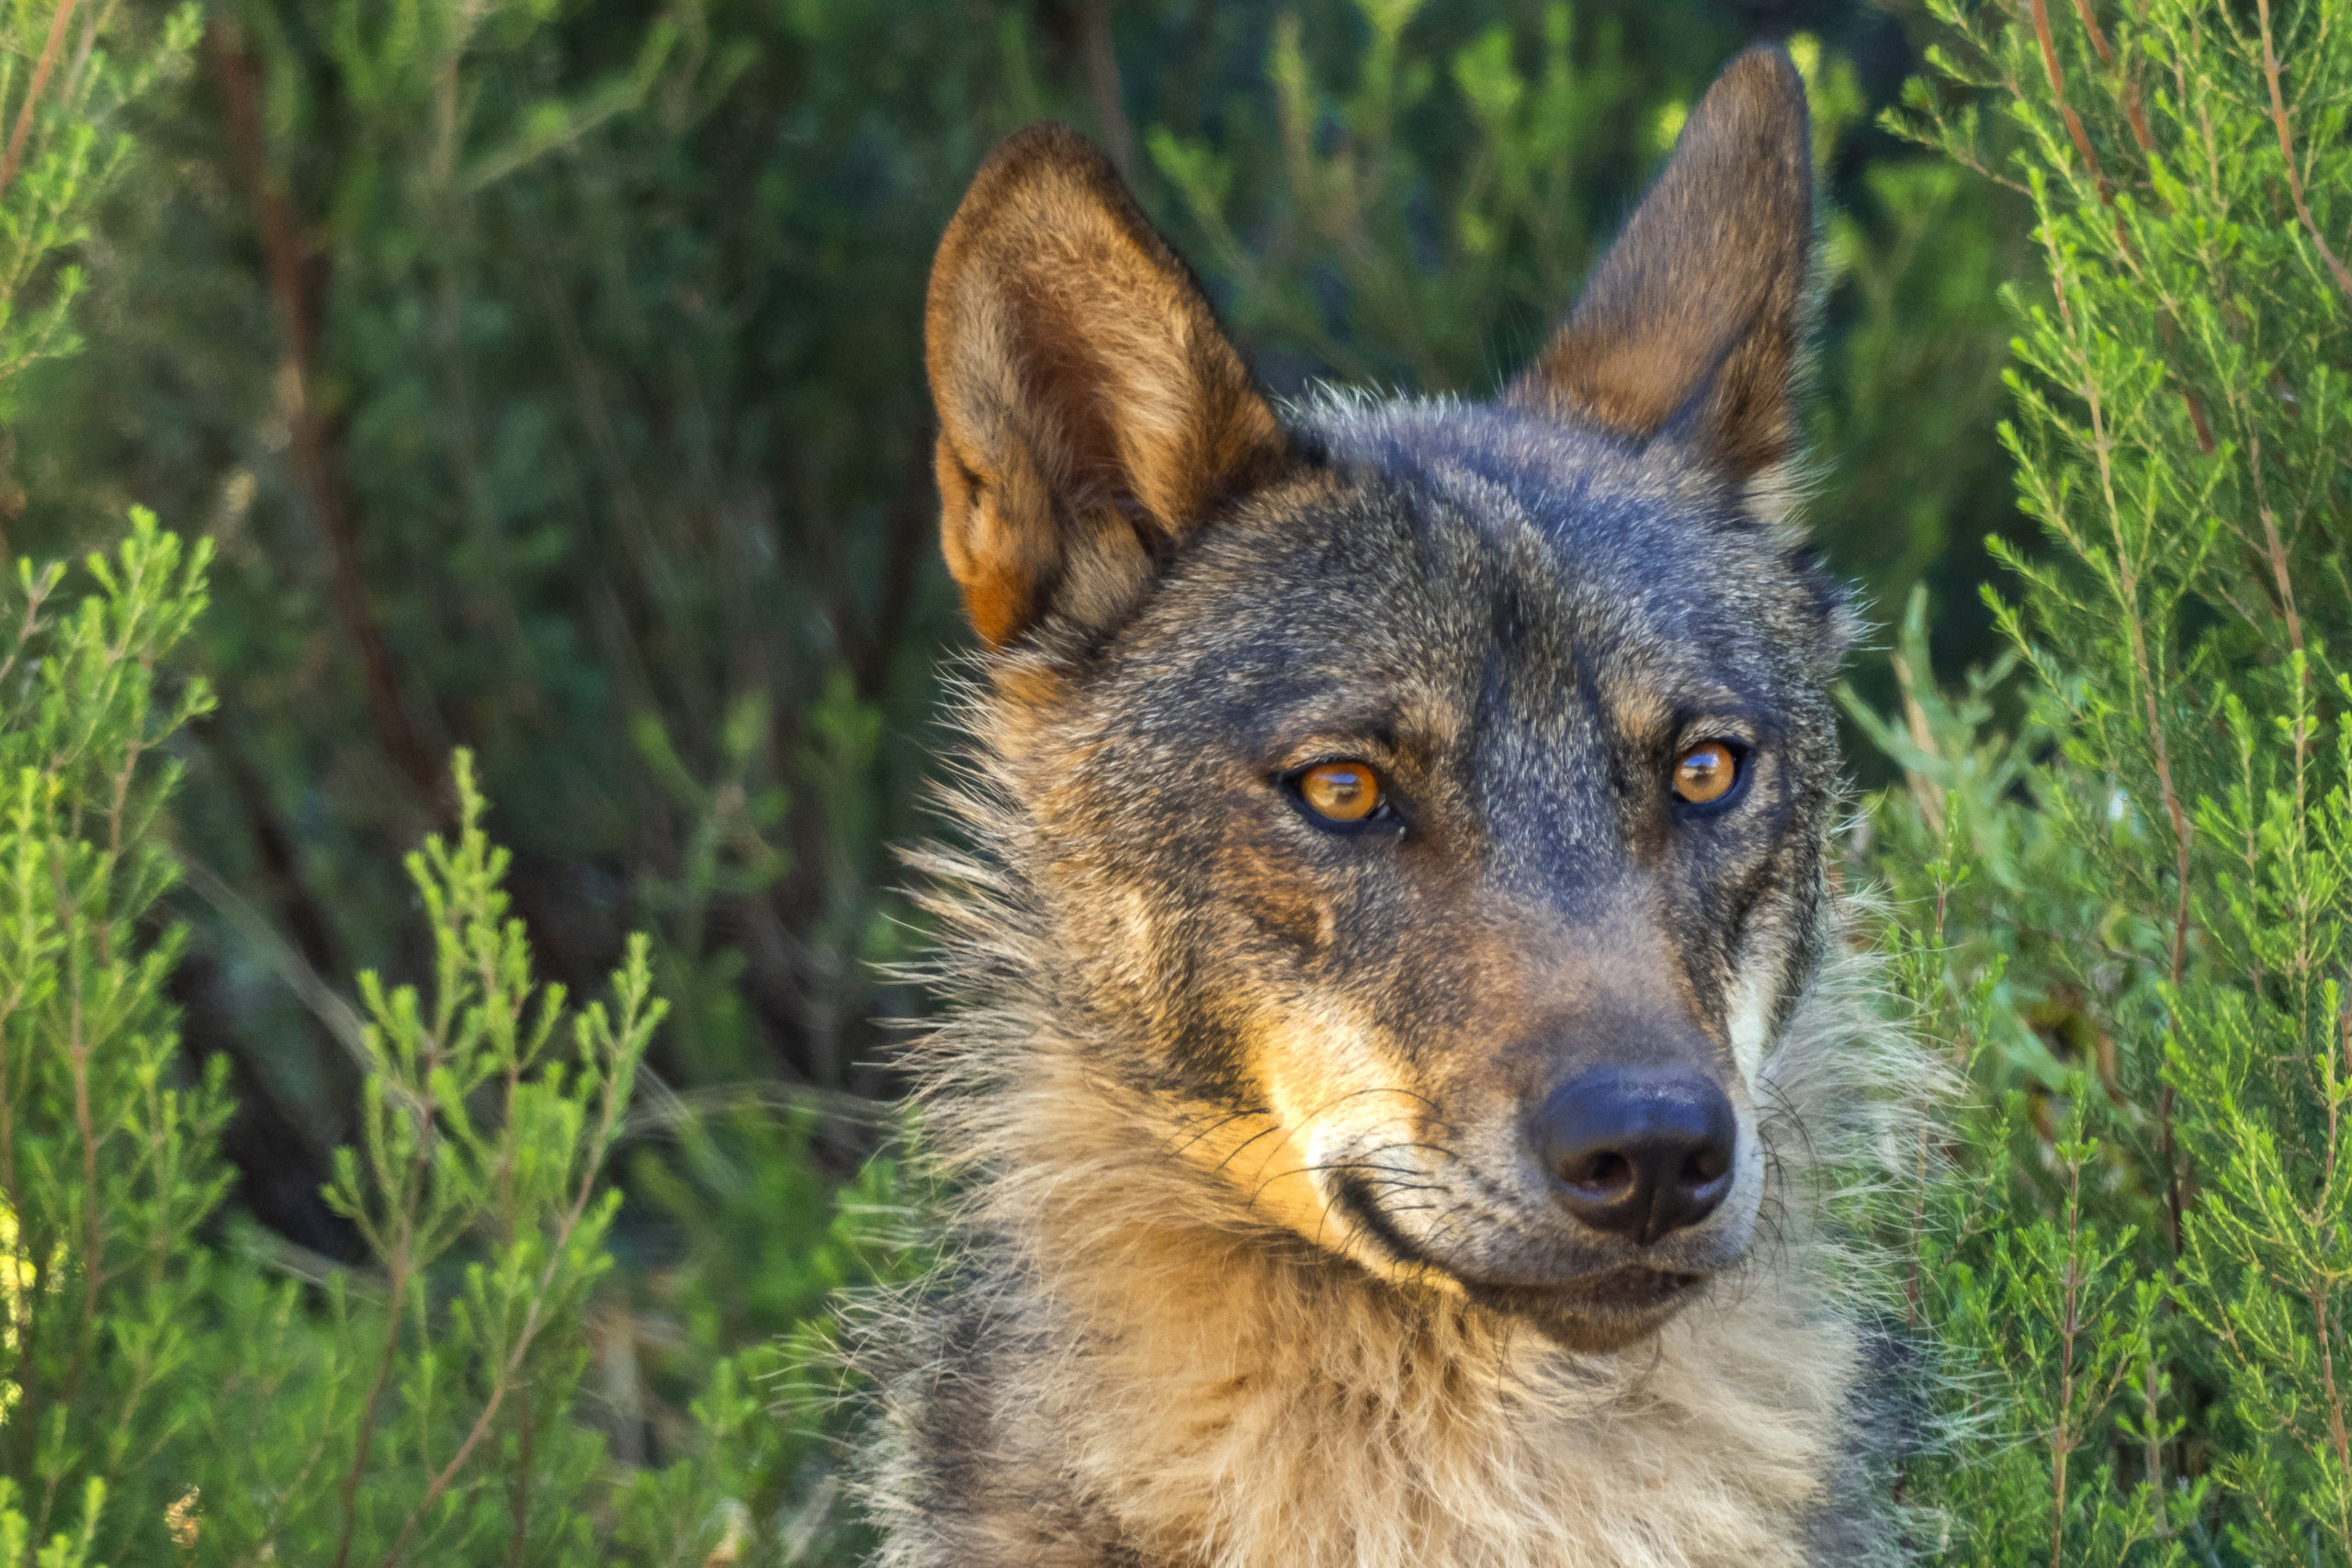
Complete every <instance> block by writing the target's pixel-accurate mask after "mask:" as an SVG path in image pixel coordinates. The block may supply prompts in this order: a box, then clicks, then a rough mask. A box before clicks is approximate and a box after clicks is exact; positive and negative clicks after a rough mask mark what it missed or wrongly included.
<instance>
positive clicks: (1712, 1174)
mask: <svg viewBox="0 0 2352 1568" xmlns="http://www.w3.org/2000/svg"><path fill="white" fill-rule="evenodd" d="M1534 1133H1535V1150H1536V1153H1537V1155H1538V1156H1540V1157H1541V1158H1542V1159H1543V1161H1544V1169H1545V1170H1546V1171H1547V1172H1548V1173H1549V1174H1550V1176H1551V1178H1552V1183H1553V1189H1554V1190H1555V1191H1556V1192H1557V1193H1558V1194H1559V1196H1560V1201H1562V1202H1563V1203H1565V1204H1566V1205H1567V1208H1568V1212H1569V1213H1573V1214H1575V1215H1576V1217H1577V1218H1578V1219H1579V1220H1582V1221H1583V1222H1584V1223H1585V1224H1589V1225H1590V1226H1592V1227H1593V1228H1594V1229H1596V1230H1604V1231H1615V1232H1617V1233H1619V1234H1620V1235H1629V1236H1631V1237H1633V1238H1634V1240H1635V1241H1637V1242H1639V1243H1640V1244H1641V1245H1642V1246H1644V1247H1647V1246H1648V1245H1650V1243H1652V1242H1654V1241H1656V1240H1657V1239H1658V1237H1660V1236H1662V1235H1668V1234H1669V1233H1671V1232H1674V1231H1679V1230H1680V1229H1682V1228H1683V1227H1685V1226H1686V1225H1695V1224H1698V1223H1699V1222H1700V1221H1701V1220H1703V1219H1705V1218H1706V1217H1707V1216H1708V1215H1709V1214H1712V1213H1714V1212H1715V1206H1716V1205H1717V1204H1719V1203H1721V1202H1722V1201H1724V1195H1725V1194H1726V1193H1728V1192H1729V1191H1730V1190H1731V1181H1732V1172H1731V1164H1732V1153H1733V1151H1734V1149H1735V1148H1736V1147H1737V1145H1738V1140H1739V1122H1738V1121H1737V1119H1736V1117H1734V1116H1733V1114H1732V1109H1731V1101H1730V1100H1728V1099H1726V1098H1725V1097H1724V1091H1723V1090H1721V1089H1717V1088H1716V1087H1715V1086H1714V1085H1713V1083H1711V1082H1709V1081H1708V1080H1707V1079H1706V1078H1704V1077H1701V1076H1700V1075H1698V1074H1697V1073H1693V1072H1683V1071H1663V1072H1661V1071H1649V1072H1637V1071H1632V1070H1628V1069H1625V1068H1618V1067H1596V1068H1594V1069H1593V1070H1591V1071H1589V1072H1587V1073H1584V1074H1581V1075H1580V1076H1578V1077H1574V1078H1571V1079H1570V1080H1569V1081H1568V1082H1566V1083H1565V1084H1563V1085H1561V1086H1560V1087H1559V1088H1558V1089H1554V1090H1553V1091H1552V1097H1551V1098H1550V1099H1549V1100H1545V1101H1544V1109H1543V1111H1542V1112H1541V1113H1540V1114H1539V1116H1538V1118H1537V1121H1536V1124H1535V1129H1534Z"/></svg>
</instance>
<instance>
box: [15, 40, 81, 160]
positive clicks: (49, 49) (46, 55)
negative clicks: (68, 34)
mask: <svg viewBox="0 0 2352 1568" xmlns="http://www.w3.org/2000/svg"><path fill="white" fill-rule="evenodd" d="M80 3H81V0H58V6H57V15H56V16H54V17H51V18H50V22H49V41H48V42H47V43H45V44H43V45H41V51H40V63H39V64H37V65H35V66H34V67H33V79H32V81H31V82H30V83H28V84H27V85H26V87H25V102H24V107H21V108H19V109H17V125H16V129H15V130H11V131H9V132H8V151H7V152H6V155H5V156H0V192H6V190H7V188H8V182H9V181H11V180H13V179H15V178H16V177H17V160H18V159H20V158H22V157H23V156H24V155H25V139H26V138H27V137H28V136H30V135H31V134H32V131H33V110H34V109H36V108H38V107H40V96H41V94H42V93H43V92H44V91H45V90H47V88H48V86H49V73H50V72H51V69H52V68H54V67H55V66H56V64H57V51H58V50H59V49H60V48H61V47H62V46H63V44H64V42H65V28H66V24H67V23H69V22H71V21H72V20H73V19H74V6H77V5H79V4H80Z"/></svg>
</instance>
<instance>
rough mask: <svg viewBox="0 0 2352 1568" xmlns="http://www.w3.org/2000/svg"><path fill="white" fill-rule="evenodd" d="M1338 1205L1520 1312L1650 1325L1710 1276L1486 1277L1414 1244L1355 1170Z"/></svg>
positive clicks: (1430, 1264)
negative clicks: (1544, 1278) (1460, 1267)
mask: <svg viewBox="0 0 2352 1568" xmlns="http://www.w3.org/2000/svg"><path fill="white" fill-rule="evenodd" d="M1333 1196H1334V1197H1335V1198H1336V1199H1337V1200H1338V1202H1339V1206H1340V1207H1341V1208H1343V1209H1345V1210H1346V1211H1347V1213H1348V1214H1349V1216H1350V1217H1351V1219H1353V1220H1354V1221H1355V1222H1356V1224H1358V1225H1359V1226H1361V1227H1362V1228H1363V1231H1364V1233H1365V1234H1366V1235H1370V1236H1371V1237H1372V1238H1373V1239H1374V1240H1375V1241H1377V1242H1378V1243H1379V1244H1380V1246H1381V1247H1383V1248H1384V1249H1385V1251H1387V1252H1388V1254H1389V1255H1390V1256H1391V1257H1392V1258H1394V1259H1395V1260H1396V1261H1397V1262H1398V1263H1401V1264H1406V1265H1409V1266H1412V1267H1415V1268H1419V1269H1428V1270H1430V1271H1431V1272H1432V1273H1438V1274H1442V1275H1445V1276H1447V1277H1448V1278H1450V1279H1452V1280H1455V1281H1456V1282H1457V1283H1459V1284H1460V1285H1461V1286H1462V1288H1463V1290H1464V1292H1466V1293H1467V1294H1468V1295H1469V1296H1470V1297H1471V1299H1473V1300H1474V1301H1477V1302H1480V1303H1484V1304H1486V1305H1487V1306H1490V1307H1493V1308H1495V1309H1496V1310H1498V1311H1501V1312H1508V1313H1511V1314H1515V1315H1518V1316H1523V1317H1533V1318H1541V1319H1552V1318H1558V1317H1562V1316H1569V1317H1580V1318H1590V1319H1594V1320H1598V1321H1602V1322H1612V1323H1625V1324H1642V1325H1646V1324H1647V1323H1649V1322H1652V1321H1654V1320H1656V1319H1657V1317H1658V1316H1659V1315H1661V1314H1664V1313H1666V1312H1668V1311H1669V1310H1671V1309H1672V1308H1674V1307H1675V1306H1678V1305H1679V1304H1680V1303H1682V1302H1683V1301H1684V1300H1685V1299H1686V1298H1688V1297H1689V1296H1691V1294H1693V1293H1694V1292H1697V1290H1698V1289H1699V1287H1700V1286H1702V1285H1703V1284H1705V1283H1706V1281H1707V1276H1706V1275H1705V1274H1703V1273H1697V1272H1693V1271H1691V1270H1689V1269H1656V1268H1650V1267H1647V1266H1645V1265H1641V1264H1629V1265H1625V1266H1623V1267H1619V1268H1614V1269H1598V1270H1595V1271H1593V1272H1590V1273H1585V1274H1576V1275H1569V1276H1564V1277H1562V1278H1560V1279H1558V1280H1541V1281H1536V1280H1486V1279H1480V1278H1478V1277H1476V1276H1475V1275H1470V1274H1465V1273H1464V1272H1463V1271H1462V1270H1460V1269H1455V1268H1453V1267H1451V1266H1450V1265H1448V1264H1447V1263H1446V1262H1445V1261H1444V1260H1443V1259H1442V1258H1436V1257H1433V1256H1431V1255H1430V1253H1429V1252H1427V1251H1425V1250H1424V1249H1422V1248H1421V1247H1419V1246H1417V1245H1415V1243H1414V1242H1413V1240H1412V1238H1411V1237H1410V1236H1408V1235H1405V1233H1404V1232H1403V1231H1402V1230H1400V1229H1398V1228H1397V1224H1396V1222H1395V1221H1394V1220H1392V1219H1391V1218H1389V1216H1388V1214H1387V1213H1385V1211H1384V1210H1383V1209H1382V1208H1381V1206H1380V1204H1379V1203H1378V1202H1377V1201H1375V1200H1374V1198H1373V1195H1372V1190H1371V1183H1370V1182H1369V1181H1367V1180H1365V1179H1363V1178H1362V1177H1360V1176H1355V1175H1350V1176H1347V1177H1344V1178H1342V1179H1340V1181H1338V1182H1337V1183H1335V1184H1334V1193H1333Z"/></svg>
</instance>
